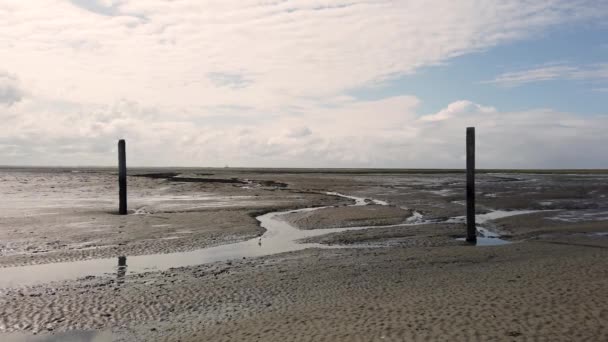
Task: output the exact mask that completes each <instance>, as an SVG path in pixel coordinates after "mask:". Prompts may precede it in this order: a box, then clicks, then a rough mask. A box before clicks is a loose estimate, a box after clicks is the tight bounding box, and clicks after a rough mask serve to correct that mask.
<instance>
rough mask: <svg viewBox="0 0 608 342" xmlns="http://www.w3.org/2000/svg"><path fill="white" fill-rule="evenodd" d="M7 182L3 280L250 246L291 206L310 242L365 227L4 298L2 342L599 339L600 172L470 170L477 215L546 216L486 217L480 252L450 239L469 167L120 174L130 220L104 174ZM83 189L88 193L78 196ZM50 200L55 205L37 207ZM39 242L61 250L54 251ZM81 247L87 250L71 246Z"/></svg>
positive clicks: (604, 239) (603, 258)
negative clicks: (52, 268) (255, 253)
mask: <svg viewBox="0 0 608 342" xmlns="http://www.w3.org/2000/svg"><path fill="white" fill-rule="evenodd" d="M187 171H189V172H190V173H196V172H193V171H192V170H187ZM11 172H14V171H11ZM11 172H4V173H2V177H1V179H2V182H0V188H1V189H2V190H3V192H4V193H5V194H7V195H5V197H4V199H3V200H2V202H1V203H0V205H1V207H2V209H3V210H2V226H1V227H0V234H2V236H1V237H0V241H1V243H2V249H1V251H2V252H1V253H2V254H0V272H1V271H2V267H7V266H11V265H12V266H14V265H26V264H48V263H52V262H56V261H57V260H83V259H88V258H99V257H106V256H109V257H116V256H119V255H127V256H132V255H144V254H154V253H167V252H174V251H191V250H195V249H199V248H203V247H206V246H211V245H221V244H228V243H232V242H234V241H243V240H247V239H249V238H251V237H255V236H258V235H260V234H263V233H264V231H263V229H262V228H261V227H260V226H259V224H258V221H257V220H256V219H255V217H256V216H258V215H260V214H262V213H266V212H272V211H281V210H288V209H296V208H307V207H319V206H328V207H330V208H327V209H320V210H316V211H309V212H306V211H304V212H300V213H294V214H288V215H285V217H284V219H286V220H287V221H288V223H289V222H290V223H293V224H294V225H296V226H298V227H299V228H305V229H312V230H313V231H315V232H316V233H319V232H321V233H323V232H322V231H320V229H324V228H330V227H350V226H370V227H369V228H366V229H360V230H353V231H340V232H332V233H331V234H326V235H323V234H320V235H319V236H315V237H311V238H310V239H309V240H308V241H307V242H315V243H321V244H322V246H331V247H332V248H319V247H314V246H317V245H310V246H313V247H314V248H308V249H303V250H298V251H293V252H286V253H279V254H274V255H267V256H261V257H255V258H245V259H242V258H239V259H235V260H226V261H219V262H213V263H209V264H203V265H198V266H189V267H180V268H173V269H169V270H162V271H150V272H145V273H138V274H130V273H129V272H128V267H129V266H128V264H129V258H128V257H127V262H126V264H127V266H126V269H125V268H116V270H115V273H113V274H108V275H104V276H93V277H85V278H81V279H79V280H68V281H61V282H54V283H48V284H39V285H34V286H26V287H23V286H21V287H19V286H16V287H11V288H4V289H0V307H2V308H3V309H2V313H1V314H0V332H4V335H0V339H1V340H8V341H11V340H15V341H23V340H25V337H23V336H24V335H13V334H15V333H18V334H32V333H36V334H37V335H36V336H38V337H37V338H38V339H39V340H41V341H44V340H45V339H43V338H46V340H50V338H53V336H58V338H61V339H62V340H67V338H69V336H72V337H74V338H78V339H76V340H79V341H93V340H94V338H97V340H99V341H104V340H118V341H150V340H154V341H200V340H213V341H243V340H263V341H271V340H286V341H386V340H389V341H390V340H393V341H401V340H428V341H438V340H439V341H442V340H443V341H455V340H456V341H458V340H460V341H470V340H508V341H512V340H516V341H517V340H547V341H560V340H562V341H571V340H594V341H595V340H597V341H600V340H606V339H608V323H606V322H608V290H606V289H607V288H608V287H607V285H608V267H607V266H608V261H607V260H608V259H607V257H608V255H607V254H608V253H607V250H608V236H606V235H604V234H603V233H605V232H607V231H608V226H607V221H606V220H605V219H603V216H602V215H603V214H602V213H603V212H604V211H608V210H604V209H606V208H608V205H607V203H608V199H606V195H607V194H608V186H606V185H605V184H608V182H606V180H608V177H606V176H604V175H593V174H591V175H584V176H580V175H537V174H515V175H513V174H508V175H502V174H501V175H494V174H487V175H484V174H482V175H480V176H479V183H478V191H479V193H478V199H479V205H478V213H479V214H484V213H487V212H492V211H493V210H522V209H524V210H543V211H541V212H536V213H531V214H525V215H517V216H511V217H507V218H502V219H497V220H491V221H488V222H486V223H484V227H485V228H488V229H492V230H495V231H498V232H501V234H502V235H503V236H506V237H507V239H510V240H511V241H513V243H511V244H508V245H504V246H492V247H475V246H470V245H467V244H465V243H462V242H460V241H457V240H456V238H457V237H462V236H463V235H464V225H463V224H462V223H461V222H460V223H459V222H458V221H457V220H454V218H455V217H457V216H460V215H463V214H464V207H463V206H462V204H461V203H459V201H462V197H463V196H462V194H463V193H464V191H463V189H464V188H463V186H464V183H463V181H464V177H463V175H462V174H385V173H382V174H364V173H359V174H356V173H348V174H346V173H344V174H340V173H314V174H310V173H292V172H280V171H274V172H263V173H262V172H260V173H256V172H253V171H251V170H246V171H238V170H237V171H234V170H214V172H213V175H212V176H194V177H213V178H217V179H232V178H237V179H239V180H243V181H244V183H230V182H228V183H219V182H209V183H205V182H196V181H193V182H183V183H181V182H175V181H173V180H169V179H163V178H145V177H129V181H130V186H131V187H132V188H133V191H132V193H133V196H134V198H133V201H132V202H133V204H134V206H133V207H132V208H133V209H138V210H140V212H139V213H138V215H129V216H128V217H126V218H123V217H120V216H117V215H114V214H113V210H115V209H114V206H115V202H114V199H113V198H114V190H115V187H114V183H115V176H114V175H112V174H111V173H109V172H108V171H99V172H98V173H94V177H90V174H86V173H85V174H84V175H82V174H78V175H77V176H74V175H65V174H60V175H57V174H53V173H49V172H47V173H46V174H44V173H43V174H44V176H41V175H40V174H41V172H40V171H35V172H30V173H29V174H28V173H27V172H25V173H23V172H22V173H20V174H19V175H18V176H19V177H18V178H15V174H14V173H13V174H11ZM205 172H206V173H212V172H208V171H207V170H205ZM200 173H202V172H200ZM87 175H88V176H87ZM39 177H43V178H44V181H42V180H40V178H39ZM189 177H191V176H189ZM251 180H257V181H251ZM262 181H272V182H262ZM22 182H27V183H26V184H23V183H22ZM62 182H63V183H65V184H64V186H63V188H61V189H59V190H50V189H51V188H50V186H56V185H51V184H57V183H62ZM32 184H34V185H32ZM44 184H46V185H48V189H47V190H45V189H46V188H44V187H43V186H42V185H44ZM279 184H285V185H284V186H283V185H279ZM21 186H24V188H22V189H21V190H23V191H25V193H22V194H20V192H23V191H18V190H19V188H20V187H21ZM29 186H32V188H31V189H28V187H29ZM89 186H91V188H93V189H96V190H95V191H94V192H85V193H81V192H80V191H75V190H74V189H81V190H83V191H84V190H86V189H88V188H89ZM34 189H36V191H34ZM54 189H57V187H55V188H54ZM104 189H105V190H104ZM130 189H131V188H130ZM27 191H29V193H28V192H27ZM332 191H335V192H340V193H343V194H347V195H352V196H359V197H362V198H368V199H377V200H381V201H386V202H388V204H389V206H381V205H377V204H370V205H365V206H360V207H346V206H344V205H345V204H353V201H352V200H347V199H344V198H340V197H336V196H331V195H324V194H322V193H323V192H332ZM11 192H12V193H11ZM55 192H56V193H55ZM33 193H36V194H37V195H38V196H33V195H32V194H33ZM53 193H55V195H53ZM44 194H47V195H48V196H43V195H44ZM140 194H141V195H140ZM256 195H257V196H256ZM49 196H51V197H52V196H55V198H53V200H51V201H46V200H45V199H44V198H43V197H49ZM138 196H139V197H138ZM34 197H35V198H34ZM231 197H232V199H231ZM6 198H8V200H7V199H6ZM150 198H157V199H156V200H154V201H150ZM225 198H227V200H225V202H223V203H226V204H224V205H218V203H222V201H223V199H225ZM138 201H139V202H138ZM91 202H94V204H91ZM549 202H550V203H549ZM138 203H139V204H138ZM17 204H19V205H17ZM51 204H52V206H51ZM545 210H546V211H545ZM549 210H552V211H549ZM57 213H58V214H57ZM413 213H420V214H421V215H422V218H418V217H415V216H413ZM161 217H165V218H161ZM121 220H124V221H121ZM85 222H86V223H85ZM401 223H403V224H401ZM121 225H123V227H120V226H121ZM383 225H391V226H389V227H378V226H383ZM119 231H122V233H119ZM328 232H329V231H328ZM181 235H185V236H186V237H181ZM176 236H177V237H176ZM262 236H264V235H262ZM49 237H51V239H54V240H58V241H59V242H58V243H56V244H47V242H50V241H49ZM91 241H94V242H91ZM254 241H255V240H254ZM263 241H264V240H263V239H262V242H263ZM79 243H84V244H87V243H92V244H91V245H88V246H83V247H81V249H80V250H78V249H70V247H74V246H78V244H79ZM121 243H123V244H121ZM62 245H65V246H62ZM30 246H33V248H37V249H40V248H44V249H45V250H43V251H39V252H36V253H34V251H36V250H37V249H32V248H30V249H28V247H30ZM66 246H69V247H66ZM344 246H348V247H351V248H340V247H344ZM352 247H355V248H352ZM89 253H90V254H89ZM76 331H78V333H76ZM91 331H97V332H101V333H99V334H97V337H94V336H95V335H96V334H94V333H92V332H91ZM65 332H74V334H68V335H65ZM7 333H12V334H9V335H7ZM58 334H59V335H58ZM61 334H64V335H61ZM109 335H111V336H112V337H109ZM83 336H85V337H83ZM9 338H10V339H9ZM97 340H96V341H97Z"/></svg>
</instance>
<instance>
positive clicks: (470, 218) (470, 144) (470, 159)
mask: <svg viewBox="0 0 608 342" xmlns="http://www.w3.org/2000/svg"><path fill="white" fill-rule="evenodd" d="M467 241H468V242H473V243H475V242H477V229H476V228H475V127H467Z"/></svg>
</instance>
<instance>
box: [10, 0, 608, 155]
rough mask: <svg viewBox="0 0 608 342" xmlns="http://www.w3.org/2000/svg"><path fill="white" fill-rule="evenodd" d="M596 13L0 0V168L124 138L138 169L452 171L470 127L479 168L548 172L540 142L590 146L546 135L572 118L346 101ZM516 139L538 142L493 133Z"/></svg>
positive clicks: (470, 0)
mask: <svg viewBox="0 0 608 342" xmlns="http://www.w3.org/2000/svg"><path fill="white" fill-rule="evenodd" d="M607 14H608V6H605V4H603V3H602V2H598V1H593V0H574V1H566V0H550V1H542V2H533V1H528V0H507V1H482V2H480V1H474V0H463V1H440V0H432V1H422V0H419V1H393V0H378V1H368V0H288V1H261V0H260V1H257V0H238V1H237V0H221V1H220V0H206V1H201V0H176V1H164V0H147V1H136V0H97V1H95V0H72V1H67V0H38V1H36V4H35V5H34V4H32V3H31V2H28V1H22V0H4V1H2V2H1V3H0V56H2V60H1V61H0V62H1V63H2V65H0V67H1V68H3V69H5V70H8V71H9V72H10V73H12V74H11V75H16V76H10V77H7V76H5V78H6V79H9V78H11V79H12V80H11V79H9V81H6V80H2V79H1V76H0V117H1V118H2V119H3V122H4V123H5V124H4V125H3V126H2V127H0V150H1V151H2V153H1V155H2V159H0V164H47V165H48V164H52V165H57V164H70V165H75V164H80V165H85V164H88V165H90V164H104V165H113V164H114V163H115V159H116V158H115V156H114V155H113V152H112V151H113V148H114V145H115V141H116V140H117V139H119V138H123V137H124V138H126V139H128V146H129V160H130V163H131V164H132V165H133V164H139V165H192V166H196V165H202V166H223V165H225V164H229V165H250V166H311V167H312V166H376V167H379V166H403V167H451V166H461V165H460V164H461V160H460V158H461V157H462V153H461V149H460V145H459V144H461V142H462V135H463V132H461V131H462V130H464V128H463V127H464V126H463V125H469V124H479V125H480V128H482V129H481V130H480V132H481V133H480V137H483V134H485V133H484V132H489V131H491V132H493V135H492V136H488V137H487V139H486V140H485V141H492V142H496V146H497V147H492V148H496V149H497V150H496V152H497V153H496V154H487V155H486V158H485V159H481V160H482V161H483V160H485V161H487V163H488V166H491V165H495V166H531V167H532V166H543V165H545V166H551V165H553V163H555V160H557V159H556V158H557V155H556V154H555V153H548V152H547V151H544V153H540V152H538V153H537V152H534V151H540V150H542V149H541V147H542V146H543V145H542V144H545V143H546V144H548V145H547V146H548V147H551V148H553V147H556V146H562V147H563V148H565V149H566V150H567V151H566V152H564V153H565V154H566V155H569V156H571V157H572V158H575V157H576V158H582V157H581V156H580V154H576V155H574V154H568V153H571V151H572V148H573V146H577V147H579V148H581V147H582V146H585V145H583V143H584V142H587V143H596V141H595V140H593V141H591V140H589V141H586V140H585V139H596V138H593V137H586V136H585V137H583V138H581V137H578V138H577V137H573V136H572V135H573V134H574V133H576V131H574V128H565V127H561V126H559V127H561V128H555V126H554V123H555V122H558V121H559V120H566V121H567V122H571V121H575V119H576V117H575V116H573V115H569V114H564V113H556V112H552V111H549V110H537V111H530V112H525V113H503V112H500V110H499V109H494V108H492V107H485V106H481V105H478V104H475V103H472V102H467V101H460V102H455V103H452V104H446V105H447V107H446V108H445V109H444V110H442V111H439V112H437V113H434V114H432V115H429V116H424V117H421V116H420V114H419V113H418V105H419V102H420V101H419V99H417V98H415V97H412V96H405V95H403V96H397V97H393V98H387V99H383V100H378V101H359V100H357V99H354V98H351V97H349V96H348V95H347V94H348V93H349V91H350V90H352V89H354V88H357V87H369V86H373V85H376V84H379V83H382V82H384V81H386V80H389V79H392V78H394V77H397V76H400V75H405V74H410V73H413V72H415V71H416V70H417V69H418V68H420V67H423V66H429V65H434V64H438V63H442V62H444V61H447V60H448V59H450V58H452V57H455V56H459V55H464V54H467V53H472V52H476V51H480V50H483V49H487V48H491V47H493V46H496V45H498V44H502V43H507V42H512V41H514V40H520V39H527V38H530V37H534V36H536V35H539V34H542V33H543V32H544V31H545V30H546V29H548V28H551V27H553V26H556V25H564V24H568V23H572V22H582V21H584V22H593V21H598V19H601V18H605V16H606V15H607ZM574 71H577V72H579V73H578V74H577V75H578V76H576V77H587V75H585V73H584V72H585V70H574ZM574 71H571V72H574ZM17 76H18V78H19V82H18V83H17V80H16V77H17ZM125 99H126V100H125ZM3 104H4V105H3ZM6 104H9V106H6ZM556 120H558V121H556ZM585 122H588V123H589V124H586V123H585ZM585 122H583V124H580V125H579V126H577V127H576V129H577V130H580V132H581V134H582V133H584V132H595V131H594V129H596V127H602V128H606V127H605V125H604V121H603V119H601V118H589V120H588V121H585ZM536 127H544V128H547V127H549V128H550V130H551V131H552V132H558V133H559V134H562V135H565V137H564V136H562V135H559V134H558V135H551V134H549V133H541V134H539V133H538V132H536V131H535V128H536ZM522 132H527V133H526V134H531V136H533V137H534V139H538V141H536V140H530V139H532V138H526V139H527V140H526V139H523V138H522V139H517V140H516V141H517V142H518V143H519V142H520V141H521V142H522V143H523V142H524V141H528V142H530V143H533V145H534V146H535V149H531V151H525V153H521V152H520V151H518V150H514V151H511V150H509V149H508V146H505V144H504V143H500V142H499V141H497V140H496V139H504V140H505V141H512V140H513V139H514V137H519V135H521V134H523V133H522ZM556 136H559V137H558V138H556ZM559 139H564V141H569V142H570V144H568V145H564V144H561V142H560V141H561V140H559ZM568 139H570V140H568ZM598 139H599V138H598ZM539 142H540V143H542V144H540V143H539ZM488 146H490V145H488ZM492 146H494V145H492ZM480 147H481V145H480ZM520 148H521V147H520ZM593 148H596V147H593ZM597 148H599V147H597ZM568 151H570V152H568ZM499 152H500V153H499ZM507 152H508V153H507ZM512 152H518V153H519V154H514V153H512ZM501 153H503V154H501ZM509 153H511V154H509ZM534 153H536V154H534ZM532 154H534V155H532ZM507 155H508V156H510V157H509V158H506V157H505V156H507ZM591 155H595V154H591ZM552 158H553V159H552ZM589 158H591V157H589ZM571 160H574V159H568V158H565V157H564V159H563V161H564V163H566V164H567V165H570V164H568V163H570V161H571ZM601 160H602V158H597V159H585V160H580V163H579V164H580V165H588V164H590V163H594V162H596V161H601ZM524 162H527V163H528V164H526V163H524ZM524 164H525V165H524ZM579 164H572V166H579ZM567 165H566V166H567Z"/></svg>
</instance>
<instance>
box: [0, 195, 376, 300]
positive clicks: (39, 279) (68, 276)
mask: <svg viewBox="0 0 608 342" xmlns="http://www.w3.org/2000/svg"><path fill="white" fill-rule="evenodd" d="M329 195H334V196H342V197H345V198H349V199H352V200H354V201H355V204H353V206H362V205H367V204H368V203H369V202H370V200H366V199H365V198H360V197H355V196H346V195H342V194H338V193H329ZM371 202H372V203H376V204H382V203H386V202H383V201H378V200H371ZM321 208H327V207H320V208H305V209H298V210H291V211H286V212H272V213H268V214H265V215H261V216H258V217H257V220H258V221H260V225H261V226H262V227H264V228H265V229H266V232H265V233H264V235H262V236H261V237H259V238H254V239H251V240H247V241H243V242H239V243H234V244H229V245H220V246H215V247H210V248H204V249H199V250H194V251H190V252H179V253H168V254H150V255H140V256H130V257H128V261H127V262H126V267H127V268H128V274H133V273H142V272H149V271H161V270H166V269H169V268H174V267H187V266H196V265H201V264H207V263H212V262H216V261H227V260H234V259H242V258H253V257H260V256H266V255H271V254H278V253H283V252H292V251H298V250H302V249H306V248H311V247H318V248H333V247H330V246H325V245H321V244H311V243H307V244H302V243H299V242H298V240H302V239H305V238H310V237H314V236H318V235H324V234H329V233H334V232H343V231H347V230H356V229H366V228H370V227H349V228H331V229H314V230H300V229H297V228H295V227H293V226H291V225H290V224H288V223H287V222H285V221H283V220H281V219H279V218H278V217H277V216H279V215H283V214H285V213H295V212H302V211H312V210H318V209H321ZM119 262H120V259H119ZM117 269H118V270H120V269H119V268H118V266H117V263H116V258H107V259H92V260H81V261H72V262H64V263H53V264H42V265H31V266H20V267H7V268H0V288H10V287H22V286H29V285H35V284H40V283H48V282H53V281H62V280H73V279H78V278H82V277H85V276H100V275H108V274H115V273H116V272H117ZM122 271H124V270H122Z"/></svg>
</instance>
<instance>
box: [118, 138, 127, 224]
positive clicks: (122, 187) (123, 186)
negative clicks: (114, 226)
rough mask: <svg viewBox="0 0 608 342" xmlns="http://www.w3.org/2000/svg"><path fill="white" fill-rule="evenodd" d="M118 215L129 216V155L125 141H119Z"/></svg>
mask: <svg viewBox="0 0 608 342" xmlns="http://www.w3.org/2000/svg"><path fill="white" fill-rule="evenodd" d="M118 188H119V189H118V197H119V204H118V213H119V214H120V215H127V153H126V151H125V141H124V139H120V140H118Z"/></svg>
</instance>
